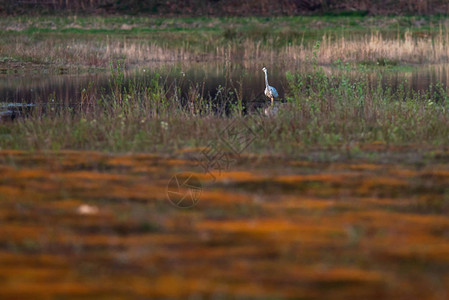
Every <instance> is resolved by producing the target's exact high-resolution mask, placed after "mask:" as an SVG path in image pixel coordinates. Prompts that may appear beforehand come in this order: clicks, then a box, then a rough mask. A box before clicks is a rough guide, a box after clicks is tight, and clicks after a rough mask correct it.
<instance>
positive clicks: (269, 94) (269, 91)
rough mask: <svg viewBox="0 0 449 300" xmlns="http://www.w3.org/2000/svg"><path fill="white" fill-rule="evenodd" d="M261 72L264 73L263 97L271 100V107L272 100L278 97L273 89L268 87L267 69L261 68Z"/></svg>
mask: <svg viewBox="0 0 449 300" xmlns="http://www.w3.org/2000/svg"><path fill="white" fill-rule="evenodd" d="M262 71H264V72H265V96H267V97H268V98H270V99H271V106H273V103H274V98H277V97H279V94H278V92H277V91H276V89H275V88H274V87H272V86H270V85H268V77H267V68H265V67H263V68H262Z"/></svg>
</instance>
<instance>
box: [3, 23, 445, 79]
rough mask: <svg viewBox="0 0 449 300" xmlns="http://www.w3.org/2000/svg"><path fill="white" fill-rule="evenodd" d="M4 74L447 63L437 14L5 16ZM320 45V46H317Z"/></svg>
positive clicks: (442, 28) (442, 30) (442, 27)
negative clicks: (244, 64) (159, 66)
mask: <svg viewBox="0 0 449 300" xmlns="http://www.w3.org/2000/svg"><path fill="white" fill-rule="evenodd" d="M0 40H1V41H2V47H1V48H0V67H1V68H2V72H3V73H5V72H6V73H8V72H16V71H17V70H20V68H21V67H22V66H29V67H30V68H33V67H34V68H36V69H37V68H41V67H47V68H55V69H57V68H58V67H68V68H74V69H76V67H80V66H82V67H96V68H106V67H107V65H108V63H109V61H111V60H116V59H124V60H125V62H126V63H127V65H128V66H133V65H141V64H143V63H148V62H151V61H164V62H165V61H175V60H176V61H179V60H186V61H189V60H190V61H192V60H195V61H206V60H212V59H213V60H217V59H219V60H240V59H245V60H262V61H275V62H278V63H288V62H289V61H300V62H307V61H308V60H309V59H310V58H311V57H312V56H313V55H314V52H316V58H317V61H318V63H320V64H329V63H332V62H334V61H335V60H337V59H340V60H342V61H344V62H352V63H360V62H368V63H369V62H373V63H376V62H377V61H379V60H389V61H393V62H395V63H405V64H410V63H437V62H445V61H448V58H449V50H447V49H448V48H447V47H446V45H447V43H448V41H449V36H448V30H447V21H446V19H445V18H443V17H438V16H435V17H419V16H417V17H360V16H349V17H331V16H327V17H275V18H274V17H273V18H260V17H259V18H256V17H254V18H179V19H170V18H147V17H129V16H128V17H126V16H124V17H76V16H72V17H64V18H63V17H5V18H2V20H0ZM318 43H319V44H320V47H319V49H318V50H317V49H316V45H317V44H318Z"/></svg>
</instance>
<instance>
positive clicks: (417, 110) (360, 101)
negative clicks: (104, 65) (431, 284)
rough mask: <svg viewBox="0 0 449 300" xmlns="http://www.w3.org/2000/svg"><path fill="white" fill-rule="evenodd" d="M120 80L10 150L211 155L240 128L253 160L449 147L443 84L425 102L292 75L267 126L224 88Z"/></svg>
mask: <svg viewBox="0 0 449 300" xmlns="http://www.w3.org/2000/svg"><path fill="white" fill-rule="evenodd" d="M112 71H113V76H112V78H113V79H112V80H111V82H110V91H108V92H105V91H100V93H99V92H98V91H96V87H95V86H92V85H91V86H89V87H88V88H87V89H85V90H84V91H83V93H82V96H81V99H79V101H77V102H76V103H77V105H75V106H73V107H62V106H61V107H60V106H57V103H58V99H55V102H51V104H45V103H44V104H42V105H38V106H37V107H36V108H35V109H34V110H33V112H32V113H31V115H29V116H27V117H22V118H17V119H15V120H14V121H12V122H10V121H4V122H2V124H1V125H0V134H1V135H2V138H1V139H0V148H2V149H26V150H58V149H89V150H100V151H117V152H128V151H131V152H141V151H151V152H161V153H174V152H176V151H177V150H181V149H186V148H192V147H205V146H208V144H209V143H210V142H211V141H214V140H216V139H217V138H219V137H220V134H223V133H222V131H223V129H224V128H226V126H229V125H230V124H231V123H233V122H237V123H236V124H238V127H240V128H242V132H243V134H244V135H245V134H246V135H252V136H254V137H256V138H255V139H254V140H253V141H252V143H251V144H250V145H249V147H248V149H247V151H249V152H257V153H279V154H290V155H294V154H295V153H298V152H299V151H302V150H307V149H311V148H317V147H318V148H321V149H348V148H351V149H356V150H357V149H358V147H359V146H360V145H364V144H371V143H381V144H384V145H386V147H387V146H389V145H404V144H408V145H411V144H413V145H421V146H441V145H444V146H449V126H448V125H449V117H448V116H449V112H448V109H449V96H448V91H447V89H445V88H443V87H442V85H439V84H437V85H435V86H430V87H429V88H428V89H427V90H426V91H421V92H414V91H410V90H407V89H406V88H405V85H400V86H399V87H398V88H396V89H395V90H394V89H392V88H391V87H388V86H382V85H381V84H380V80H379V83H378V84H377V85H372V84H369V82H368V80H367V79H366V78H364V77H363V76H359V77H358V78H355V79H354V78H353V77H349V76H348V74H347V73H346V72H341V73H340V74H339V75H334V76H330V75H326V74H325V73H324V71H322V70H321V69H320V68H319V67H315V71H314V72H312V73H310V74H290V73H287V74H286V76H287V80H288V82H289V88H288V91H287V92H286V99H284V103H282V104H280V110H279V113H278V114H276V115H271V116H265V115H264V114H263V113H261V110H257V109H254V110H252V109H250V107H252V103H249V102H247V101H246V99H242V98H241V97H240V96H239V93H238V90H237V89H231V88H226V87H225V88H223V87H221V89H222V90H221V92H220V93H217V94H216V95H215V96H214V97H212V96H206V95H203V94H202V93H201V89H200V88H199V87H198V86H197V85H196V86H193V85H192V86H191V87H190V90H189V92H188V93H187V94H186V93H184V94H182V93H181V90H180V88H179V87H178V86H176V84H172V85H170V86H167V84H164V82H163V81H164V79H163V78H160V77H159V76H158V75H154V76H153V75H148V77H147V79H146V80H145V81H143V82H138V81H134V82H133V81H131V82H129V83H125V81H124V77H123V72H122V70H121V69H120V68H119V67H118V68H113V69H112ZM180 80H181V79H180ZM244 88H245V87H244V86H243V87H240V89H244Z"/></svg>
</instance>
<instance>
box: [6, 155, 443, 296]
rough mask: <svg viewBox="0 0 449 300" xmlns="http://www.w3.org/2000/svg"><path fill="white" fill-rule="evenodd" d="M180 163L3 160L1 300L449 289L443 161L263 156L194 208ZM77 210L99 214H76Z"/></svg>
mask: <svg viewBox="0 0 449 300" xmlns="http://www.w3.org/2000/svg"><path fill="white" fill-rule="evenodd" d="M249 157H250V156H249ZM175 162H176V160H174V159H169V158H164V157H162V156H157V155H145V154H136V155H110V154H102V153H97V152H94V153H91V152H82V151H79V152H77V151H64V152H51V153H47V154H44V153H27V152H11V151H0V167H2V170H6V172H3V173H1V174H0V219H1V220H2V226H0V277H1V278H3V282H4V284H3V285H2V289H0V297H2V298H5V299H10V298H30V297H32V298H33V299H49V298H55V297H59V298H63V299H71V298H77V297H78V298H79V297H87V298H95V299H115V298H116V299H120V298H158V299H168V298H170V299H186V298H189V297H194V296H195V297H203V298H208V299H209V298H210V299H223V298H224V299H235V298H239V297H240V298H251V299H267V298H270V297H271V298H276V299H298V298H311V299H324V298H325V299H347V298H348V297H353V296H354V295H356V296H357V297H359V298H363V299H379V298H382V299H424V298H425V299H442V298H441V295H445V294H447V293H449V289H448V286H449V285H447V284H446V283H447V282H448V278H447V277H445V276H444V275H445V274H447V272H448V271H449V260H448V258H447V257H448V254H449V241H448V238H447V232H448V230H449V219H448V218H447V214H448V213H449V206H448V205H447V204H446V203H447V194H446V192H445V190H446V186H447V182H448V181H447V180H449V172H448V171H447V170H449V164H448V163H447V162H446V161H441V160H438V159H436V160H435V161H431V162H430V163H429V164H428V165H423V166H422V167H420V169H419V170H417V169H416V165H415V164H414V163H411V164H408V163H404V162H402V163H396V162H394V163H393V162H389V163H388V164H377V163H376V162H375V161H367V160H366V159H360V160H359V159H352V160H350V161H340V162H338V163H335V164H331V163H329V162H325V161H321V162H320V161H301V160H294V161H288V160H284V161H283V163H273V162H272V158H270V157H268V156H261V157H260V159H257V160H253V161H251V162H250V160H248V161H242V162H241V164H240V165H239V166H234V170H228V171H225V172H222V173H221V174H216V175H217V176H218V178H217V181H216V182H211V181H208V178H203V179H205V180H204V181H203V184H204V188H203V193H202V195H201V198H200V201H199V202H198V205H197V206H196V207H195V208H192V209H178V208H176V207H174V206H173V205H171V204H170V203H169V202H168V200H167V198H166V195H165V192H166V184H167V183H168V180H169V179H170V177H171V176H172V175H174V174H175V173H177V172H180V171H183V172H191V171H194V170H193V169H192V164H191V162H190V161H182V160H179V161H178V164H175ZM141 170H147V171H145V172H143V171H141ZM198 174H200V173H198ZM200 175H201V174H200ZM81 205H89V206H93V207H96V208H97V209H98V211H95V212H94V213H91V214H83V213H80V210H79V207H80V206H81Z"/></svg>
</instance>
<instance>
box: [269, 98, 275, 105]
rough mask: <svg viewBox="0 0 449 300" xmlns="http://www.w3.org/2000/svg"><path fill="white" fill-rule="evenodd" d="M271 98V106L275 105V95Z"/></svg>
mask: <svg viewBox="0 0 449 300" xmlns="http://www.w3.org/2000/svg"><path fill="white" fill-rule="evenodd" d="M270 99H271V106H273V105H274V102H273V101H274V100H273V97H270Z"/></svg>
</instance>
